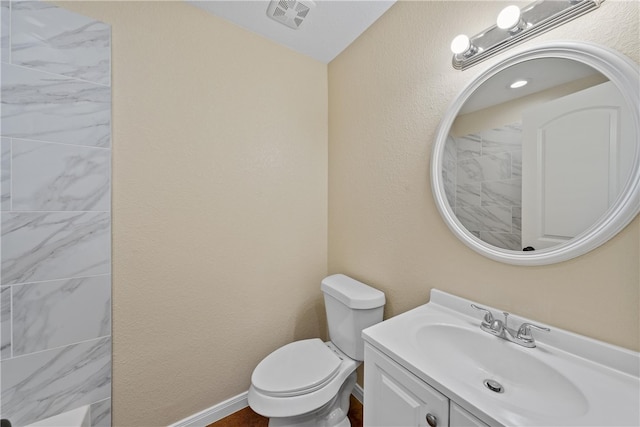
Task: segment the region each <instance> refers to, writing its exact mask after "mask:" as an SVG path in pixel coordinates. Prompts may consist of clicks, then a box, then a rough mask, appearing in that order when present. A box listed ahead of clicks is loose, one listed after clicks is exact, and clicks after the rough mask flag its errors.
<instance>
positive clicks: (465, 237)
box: [431, 42, 640, 265]
mask: <svg viewBox="0 0 640 427" xmlns="http://www.w3.org/2000/svg"><path fill="white" fill-rule="evenodd" d="M541 58H566V59H573V60H575V61H578V62H582V63H584V64H586V65H589V66H591V67H593V68H594V69H595V70H597V71H599V72H600V73H602V74H603V75H604V76H605V77H607V78H608V79H609V80H610V81H611V82H612V83H614V84H615V85H616V87H617V88H618V89H619V90H620V92H621V93H622V95H623V97H624V98H625V101H626V102H627V104H628V106H629V108H631V109H632V114H631V117H632V118H633V122H634V123H633V127H634V130H635V134H636V136H637V148H636V152H635V156H634V160H633V166H632V168H631V176H630V177H629V180H628V181H627V183H626V184H625V186H624V187H623V189H622V191H621V192H620V195H619V196H618V198H617V199H616V201H615V203H614V204H613V205H612V206H611V207H610V208H609V210H608V211H607V212H606V214H605V215H603V216H602V217H601V218H600V219H599V220H598V221H597V222H596V223H595V224H593V225H592V226H591V227H590V228H588V229H587V230H585V231H584V232H583V233H582V234H580V235H578V236H577V237H575V238H573V239H571V240H569V241H568V242H567V243H564V244H561V245H558V246H555V247H552V248H548V249H542V250H537V251H532V252H519V251H512V250H507V249H501V248H498V247H496V246H492V245H490V244H488V243H486V242H483V241H482V240H480V239H479V238H477V237H476V236H474V235H473V234H471V233H470V232H469V231H468V230H467V229H466V228H465V227H464V226H463V225H462V223H461V222H460V221H459V220H458V218H457V217H456V215H455V213H454V212H453V210H452V208H451V207H450V206H449V202H448V201H447V197H446V195H445V191H444V182H443V178H442V165H443V158H444V148H445V143H446V140H447V137H448V135H449V131H450V129H451V125H452V124H453V122H454V120H455V119H456V116H457V115H458V112H459V111H460V109H461V108H462V106H463V105H464V103H465V102H466V101H467V99H469V97H470V96H471V95H472V94H473V93H474V91H475V90H476V89H477V88H478V87H479V86H480V85H482V84H483V83H484V82H485V81H487V80H488V79H490V78H491V77H492V76H494V75H495V74H497V73H499V72H500V71H502V70H504V69H506V68H509V67H511V66H513V65H516V64H519V63H521V62H523V61H529V60H532V59H541ZM431 188H432V192H433V197H434V199H435V202H436V206H437V207H438V211H439V212H440V214H441V215H442V218H443V219H444V221H445V223H446V224H447V226H448V227H449V229H450V230H451V231H452V232H453V233H454V234H455V235H456V237H458V238H459V239H460V240H461V241H462V242H463V243H464V244H465V245H467V246H468V247H470V248H471V249H473V250H474V251H476V252H478V253H479V254H482V255H484V256H486V257H488V258H491V259H493V260H495V261H501V262H505V263H507V264H514V265H545V264H553V263H558V262H562V261H566V260H569V259H572V258H575V257H577V256H580V255H583V254H585V253H587V252H589V251H591V250H593V249H595V248H597V247H598V246H600V245H602V244H603V243H605V242H606V241H608V240H609V239H610V238H612V237H613V236H615V235H616V234H617V233H618V232H619V231H621V230H622V229H623V228H624V227H626V226H627V225H628V224H629V223H630V222H631V221H632V220H633V219H634V218H635V217H636V215H637V214H638V212H640V71H639V68H638V64H636V63H635V62H633V61H631V60H630V59H629V58H627V57H626V56H624V55H622V54H620V53H618V52H617V51H615V50H612V49H610V48H607V47H604V46H600V45H596V44H592V43H584V42H556V43H547V44H542V45H538V46H535V47H532V48H528V49H526V50H523V51H521V52H519V53H515V54H513V55H512V56H510V57H508V58H507V59H505V60H503V61H501V62H500V63H498V64H496V65H494V66H492V67H490V68H489V69H488V70H486V71H484V72H483V73H482V74H480V75H479V76H478V77H476V78H475V79H474V80H473V81H472V82H471V83H470V84H469V85H467V87H465V88H464V89H463V90H462V92H461V93H460V94H459V95H458V96H457V97H456V99H455V100H454V101H453V103H452V104H451V105H450V106H449V108H448V110H447V111H446V113H445V115H444V117H443V119H442V121H441V122H440V125H439V127H438V131H437V134H436V141H435V144H434V146H433V152H432V156H431Z"/></svg>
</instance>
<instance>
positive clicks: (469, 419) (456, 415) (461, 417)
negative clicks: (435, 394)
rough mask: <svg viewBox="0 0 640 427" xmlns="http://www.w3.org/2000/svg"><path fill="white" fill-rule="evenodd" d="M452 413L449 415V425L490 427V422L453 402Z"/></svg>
mask: <svg viewBox="0 0 640 427" xmlns="http://www.w3.org/2000/svg"><path fill="white" fill-rule="evenodd" d="M450 405H451V413H450V415H449V425H450V426H451V427H489V425H488V424H485V423H484V422H482V421H480V420H479V419H478V418H476V417H475V416H473V415H471V414H470V413H469V412H468V411H466V410H465V409H462V408H461V407H460V406H458V405H457V404H455V403H454V402H451V404H450Z"/></svg>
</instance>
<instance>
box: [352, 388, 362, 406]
mask: <svg viewBox="0 0 640 427" xmlns="http://www.w3.org/2000/svg"><path fill="white" fill-rule="evenodd" d="M351 395H352V396H353V397H355V398H356V400H357V401H358V402H360V403H362V404H363V405H364V389H363V388H362V386H361V385H360V384H358V383H356V386H355V387H354V388H353V391H352V392H351Z"/></svg>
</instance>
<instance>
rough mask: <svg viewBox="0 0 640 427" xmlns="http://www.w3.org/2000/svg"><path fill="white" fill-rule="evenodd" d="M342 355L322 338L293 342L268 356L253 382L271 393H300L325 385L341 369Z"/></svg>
mask: <svg viewBox="0 0 640 427" xmlns="http://www.w3.org/2000/svg"><path fill="white" fill-rule="evenodd" d="M340 363H341V359H340V358H339V357H338V356H337V355H336V354H335V353H334V352H333V351H331V349H329V347H327V346H326V345H325V344H324V343H323V342H322V341H321V340H320V339H318V338H314V339H310V340H302V341H296V342H292V343H291V344H287V345H285V346H284V347H281V348H279V349H278V350H276V351H274V352H273V353H271V354H270V355H268V356H267V357H265V358H264V360H262V362H260V363H259V364H258V366H257V367H256V369H255V370H254V371H253V375H251V384H253V386H254V387H255V388H256V389H258V390H259V391H260V392H262V393H264V394H268V395H271V396H282V397H286V396H297V395H300V394H306V393H310V392H312V391H315V390H318V389H320V388H322V387H323V386H324V385H325V384H326V383H328V382H329V381H331V380H332V379H333V378H334V377H335V376H336V375H337V374H338V371H339V369H340Z"/></svg>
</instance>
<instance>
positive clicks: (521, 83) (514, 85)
mask: <svg viewBox="0 0 640 427" xmlns="http://www.w3.org/2000/svg"><path fill="white" fill-rule="evenodd" d="M527 83H529V80H516V81H515V82H513V83H511V84H510V85H509V87H510V88H511V89H517V88H519V87H522V86H525V85H526V84H527Z"/></svg>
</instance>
